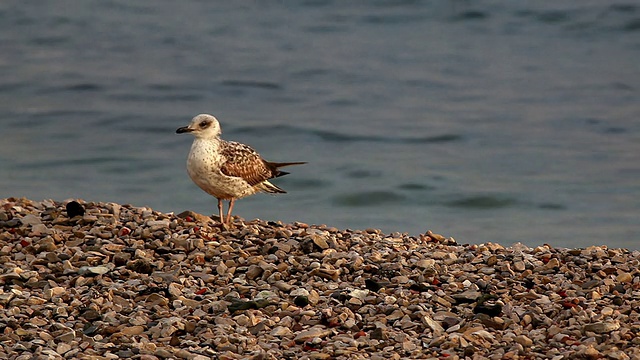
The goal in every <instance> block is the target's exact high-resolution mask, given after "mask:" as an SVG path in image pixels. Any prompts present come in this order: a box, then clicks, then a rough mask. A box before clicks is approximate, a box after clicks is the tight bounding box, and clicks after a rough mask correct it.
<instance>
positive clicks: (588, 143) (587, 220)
mask: <svg viewBox="0 0 640 360" xmlns="http://www.w3.org/2000/svg"><path fill="white" fill-rule="evenodd" d="M0 44H1V48H2V51H1V52H0V73H1V74H2V76H1V77H0V79H1V80H0V129H1V130H0V137H1V142H0V171H1V172H0V197H1V198H4V197H10V196H16V197H22V196H24V197H28V198H31V199H34V200H41V199H45V198H52V199H55V200H64V199H68V198H82V199H85V200H87V201H115V202H119V203H130V204H133V205H136V206H150V207H153V208H155V209H157V210H160V211H164V212H175V213H179V212H181V211H183V210H185V209H190V210H194V211H197V212H201V213H205V214H211V213H216V212H217V209H216V202H215V199H213V198H211V197H210V196H208V195H206V194H204V193H203V192H202V191H201V190H200V189H198V188H197V187H196V186H195V185H194V184H192V183H191V181H190V180H189V178H188V176H187V174H186V170H185V159H186V155H187V152H188V150H189V146H190V143H191V140H192V138H191V137H190V136H186V135H185V136H180V135H176V134H175V133H174V131H175V129H176V128H178V127H180V126H183V125H186V124H187V123H188V122H189V120H190V119H191V117H193V116H194V115H196V114H198V113H203V112H207V113H212V114H214V115H216V116H217V117H218V119H219V120H220V122H221V124H222V128H223V136H224V137H225V138H227V139H232V140H237V141H241V142H245V143H248V144H251V145H252V146H253V147H254V148H256V149H257V150H258V151H260V152H261V153H262V154H263V155H264V156H265V157H266V158H267V159H269V160H272V161H298V160H306V161H308V162H309V164H308V165H305V166H300V167H295V168H291V173H292V175H289V176H287V177H284V178H281V179H278V181H277V184H278V185H279V186H281V187H283V188H284V189H286V190H287V191H288V192H289V194H286V195H283V196H278V197H273V196H269V195H257V196H253V197H250V198H247V199H243V200H241V201H239V202H238V203H237V204H236V208H235V211H234V213H235V214H238V215H240V216H242V217H244V218H247V219H252V218H256V217H258V218H262V219H270V220H282V221H285V222H290V221H295V220H298V221H304V222H308V223H315V224H322V223H324V224H328V225H331V226H336V227H339V228H353V229H357V228H369V227H374V228H381V229H382V230H384V231H385V232H393V231H400V232H409V233H411V234H419V233H422V232H424V231H426V230H427V229H432V230H434V231H436V232H440V233H442V234H444V235H447V236H453V237H454V238H456V239H457V240H458V242H461V243H482V242H487V241H492V242H499V243H502V244H511V243H514V242H524V243H525V244H528V245H530V246H535V245H539V244H543V243H549V244H552V245H554V246H565V247H584V246H589V245H601V244H605V245H608V246H610V247H627V248H632V249H638V248H640V245H638V244H639V242H638V240H639V237H640V236H639V235H640V221H639V220H640V219H639V214H640V181H639V180H638V179H639V178H640V161H639V160H640V61H639V59H640V5H637V4H635V3H634V2H630V1H604V0H603V1H580V2H575V1H555V2H504V1H473V2H471V1H447V2H444V1H441V2H432V1H368V2H338V1H306V2H293V1H292V2H279V3H277V4H276V3H268V4H266V3H253V2H251V3H244V2H233V3H232V2H229V3H227V4H224V5H223V4H220V3H218V2H205V1H202V2H189V3H182V2H172V1H153V2H152V1H124V0H122V1H83V2H81V3H79V2H75V1H57V2H55V3H53V2H51V3H49V2H46V3H38V4H36V3H33V2H24V1H3V2H1V3H0Z"/></svg>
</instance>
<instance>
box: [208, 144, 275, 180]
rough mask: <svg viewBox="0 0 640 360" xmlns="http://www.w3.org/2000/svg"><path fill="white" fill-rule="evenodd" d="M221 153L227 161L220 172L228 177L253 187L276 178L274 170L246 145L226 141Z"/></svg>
mask: <svg viewBox="0 0 640 360" xmlns="http://www.w3.org/2000/svg"><path fill="white" fill-rule="evenodd" d="M221 153H222V156H224V158H225V159H226V161H225V162H224V163H223V164H222V166H221V167H220V171H222V173H223V174H225V175H227V176H235V177H240V178H242V179H244V180H245V181H246V182H247V183H249V185H251V186H255V185H257V184H259V183H261V182H263V181H265V180H268V179H270V178H272V177H273V176H274V173H273V170H274V169H271V168H270V166H269V165H268V163H267V162H266V161H264V160H263V159H262V157H260V155H259V154H258V153H257V152H256V151H255V150H253V149H252V148H251V147H249V146H247V145H245V144H241V143H238V142H235V141H225V142H223V143H222V149H221Z"/></svg>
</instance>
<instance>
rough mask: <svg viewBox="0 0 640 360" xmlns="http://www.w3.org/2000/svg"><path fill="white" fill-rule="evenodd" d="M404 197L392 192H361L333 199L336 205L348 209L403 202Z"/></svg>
mask: <svg viewBox="0 0 640 360" xmlns="http://www.w3.org/2000/svg"><path fill="white" fill-rule="evenodd" d="M404 200H405V197H404V196H402V195H400V194H397V193H395V192H392V191H381V190H378V191H363V192H359V193H352V194H344V195H338V196H334V197H333V202H334V203H335V204H337V205H341V206H348V207H361V206H377V205H386V204H392V203H398V202H401V201H404Z"/></svg>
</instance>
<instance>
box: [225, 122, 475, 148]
mask: <svg viewBox="0 0 640 360" xmlns="http://www.w3.org/2000/svg"><path fill="white" fill-rule="evenodd" d="M233 132H235V133H243V134H258V135H260V136H265V135H270V134H278V133H289V134H299V135H310V136H315V137H318V138H320V139H321V140H323V141H326V142H335V143H339V142H374V143H396V144H432V143H447V142H455V141H460V140H462V139H463V137H462V135H460V134H442V135H434V136H425V137H403V136H376V135H357V134H347V133H339V132H335V131H327V130H316V129H306V128H302V127H297V126H291V125H282V124H279V125H273V126H244V127H238V128H235V129H233Z"/></svg>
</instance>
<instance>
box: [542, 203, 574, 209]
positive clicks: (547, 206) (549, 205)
mask: <svg viewBox="0 0 640 360" xmlns="http://www.w3.org/2000/svg"><path fill="white" fill-rule="evenodd" d="M537 207H538V208H539V209H543V210H566V209H567V207H566V206H565V205H562V204H557V203H541V204H538V206H537Z"/></svg>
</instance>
